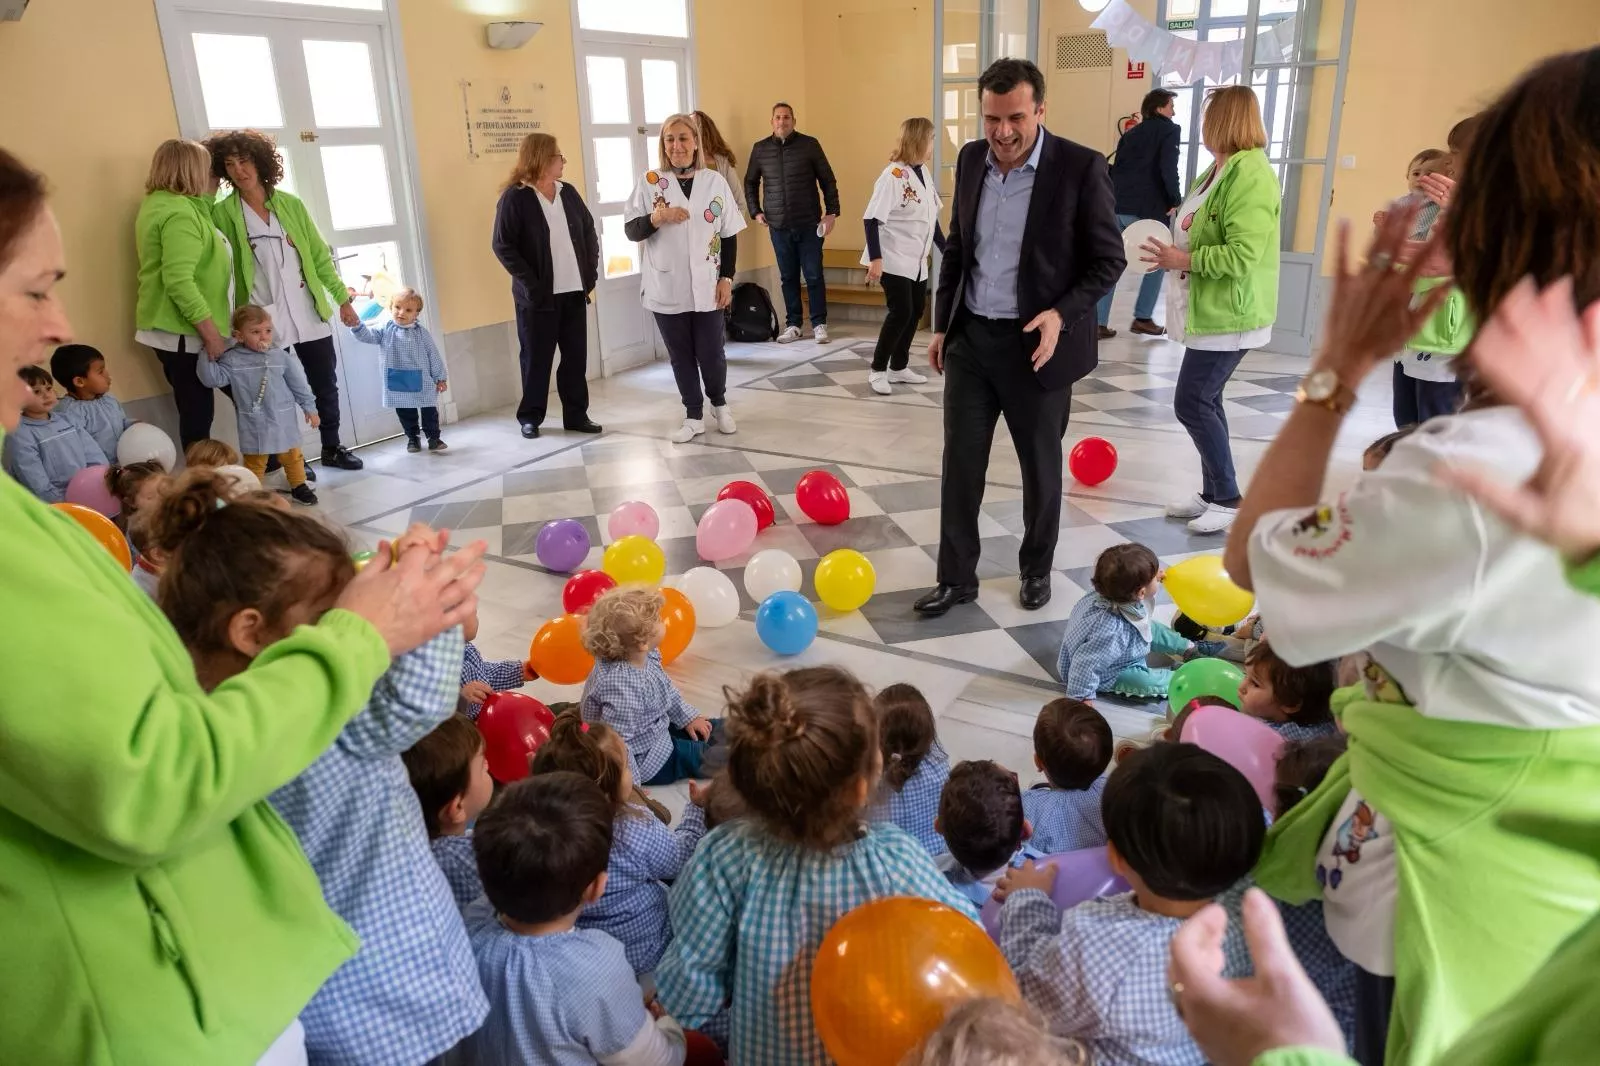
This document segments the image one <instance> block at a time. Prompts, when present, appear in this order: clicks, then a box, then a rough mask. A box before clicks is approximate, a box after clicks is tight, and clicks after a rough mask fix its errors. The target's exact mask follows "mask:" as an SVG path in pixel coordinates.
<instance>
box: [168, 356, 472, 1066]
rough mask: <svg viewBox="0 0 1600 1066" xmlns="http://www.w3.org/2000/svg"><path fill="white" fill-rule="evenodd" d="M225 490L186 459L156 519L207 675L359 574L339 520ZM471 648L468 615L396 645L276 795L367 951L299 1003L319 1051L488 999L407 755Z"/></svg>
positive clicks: (450, 693)
mask: <svg viewBox="0 0 1600 1066" xmlns="http://www.w3.org/2000/svg"><path fill="white" fill-rule="evenodd" d="M202 358H203V357H202ZM226 493H227V484H226V481H225V479H224V478H221V477H219V476H218V475H217V473H216V471H214V470H211V469H208V468H205V467H200V468H197V469H195V470H192V471H189V472H188V473H186V474H185V475H184V476H183V477H181V478H180V479H178V481H177V482H176V483H175V484H174V485H173V487H172V489H171V490H170V491H169V493H168V494H167V496H166V498H165V499H164V500H163V502H162V504H161V507H160V510H159V511H158V512H157V513H156V527H155V531H154V532H155V542H156V543H157V544H158V545H159V546H160V547H161V548H162V549H164V550H165V551H166V552H167V553H168V561H167V572H166V573H165V574H163V575H162V581H161V608H162V610H163V611H165V612H166V614H167V617H168V618H169V619H170V620H171V622H172V625H173V628H174V629H176V630H177V632H178V635H179V636H180V637H181V638H182V639H183V642H184V644H185V645H187V646H188V648H189V652H190V654H191V655H192V656H193V658H194V662H195V673H196V675H197V676H198V678H199V680H200V683H201V684H202V685H203V686H204V687H205V688H206V690H207V691H211V690H213V689H215V688H216V687H217V686H219V685H221V684H223V682H225V681H227V680H228V679H229V678H231V677H233V676H235V675H236V674H240V673H242V672H244V671H245V670H247V669H249V667H250V664H251V661H252V660H254V659H255V658H256V657H257V656H258V655H260V654H262V653H263V652H265V651H267V650H268V649H269V648H270V647H271V646H272V644H273V643H274V642H276V641H278V640H280V639H282V638H283V637H285V636H287V635H288V634H289V633H291V632H293V631H294V629H295V628H296V627H298V626H301V625H310V624H313V623H315V622H317V621H318V620H319V619H320V618H321V617H322V616H323V615H324V614H326V613H327V612H328V611H329V609H330V608H331V607H332V606H333V604H334V602H335V600H336V599H337V598H338V596H339V594H340V593H341V592H342V591H343V590H344V588H345V586H346V585H347V584H348V583H349V582H350V580H351V579H352V578H353V577H355V564H354V563H352V562H351V559H350V548H349V545H348V544H346V543H345V541H344V539H343V537H341V536H340V535H339V533H337V532H336V531H334V530H333V529H332V528H331V527H329V526H327V525H324V524H323V523H322V522H319V521H317V520H316V519H314V518H311V517H309V516H306V515H304V514H298V513H285V512H283V511H279V510H277V509H275V508H272V507H268V506H265V505H263V504H258V503H253V502H248V501H244V500H232V501H230V500H229V498H228V496H227V494H226ZM442 547H443V545H442V544H441V543H439V542H438V541H437V539H436V538H433V537H424V536H420V535H417V534H408V535H407V536H406V537H403V538H402V539H401V541H400V555H401V556H402V558H403V557H404V556H405V555H406V554H407V553H409V552H425V553H430V554H431V555H432V556H433V557H434V558H437V557H438V553H439V552H440V550H441V549H442ZM376 650H377V651H378V652H380V653H382V654H384V655H385V656H386V655H387V652H383V651H382V648H381V646H380V647H379V648H378V649H376ZM460 661H461V631H460V630H459V629H453V630H450V631H448V632H445V633H442V634H440V635H439V636H438V637H435V638H434V639H433V640H431V641H429V642H428V643H427V644H424V645H423V646H421V647H420V648H417V649H416V650H415V651H411V652H408V653H406V654H404V655H402V656H400V657H399V658H397V659H395V660H394V661H393V663H392V664H391V665H390V666H389V670H388V673H386V674H385V675H384V676H383V677H382V678H380V679H379V681H378V683H377V685H376V686H375V687H374V688H373V691H372V697H371V699H370V700H369V701H368V703H367V705H366V706H365V707H364V708H362V710H361V711H360V713H358V714H357V715H356V716H355V717H354V718H352V719H350V721H349V722H348V723H346V724H345V726H344V728H343V729H342V730H341V731H340V732H339V733H338V734H337V735H336V736H332V737H330V738H329V740H330V742H331V747H329V748H328V749H327V751H325V752H324V753H323V754H322V755H321V756H320V757H319V758H318V759H317V760H316V762H314V763H312V764H311V765H310V766H309V767H307V768H306V769H305V770H304V771H303V772H302V773H301V774H300V776H299V777H296V778H295V779H294V780H292V781H290V782H289V783H288V784H286V785H283V786H282V787H280V788H278V789H277V790H276V791H275V792H273V793H272V794H271V795H270V796H269V797H268V800H269V802H271V804H272V806H273V807H274V808H275V809H276V810H277V812H278V814H279V815H280V816H282V818H283V820H284V821H285V822H287V823H288V826H289V828H290V829H292V830H293V831H294V833H295V836H296V837H298V838H299V841H300V847H301V849H302V850H303V851H304V852H305V856H306V858H307V859H308V860H309V861H310V863H311V867H312V869H314V870H315V871H316V874H317V878H318V880H319V881H320V882H321V883H322V893H323V896H324V898H325V899H326V900H327V902H328V905H329V906H330V907H332V908H333V910H334V912H335V913H337V914H338V915H339V917H340V918H343V919H344V921H345V922H346V923H347V924H348V925H349V926H350V927H351V929H353V930H354V932H355V934H356V935H357V936H359V937H360V950H359V951H357V952H356V954H355V957H354V958H352V959H350V960H349V961H348V962H346V963H345V964H344V965H343V966H341V967H340V968H339V969H338V970H337V971H336V972H335V973H334V974H333V976H332V977H330V978H329V979H328V981H327V983H326V984H324V985H323V986H322V988H321V989H319V990H318V991H317V994H316V995H315V996H314V997H312V999H311V1002H310V1003H308V1004H307V1005H306V1007H305V1008H304V1010H302V1011H301V1013H300V1021H301V1024H302V1025H304V1027H305V1031H306V1047H307V1050H308V1051H309V1053H310V1057H311V1059H312V1061H318V1062H411V1063H422V1062H426V1061H428V1060H429V1059H432V1058H434V1057H436V1056H439V1055H442V1054H443V1053H444V1052H446V1051H448V1050H450V1049H451V1048H453V1047H454V1046H455V1045H456V1044H458V1043H460V1041H461V1039H462V1038H463V1037H465V1036H466V1035H467V1034H468V1033H470V1032H472V1031H473V1030H474V1029H476V1028H478V1026H479V1025H480V1024H481V1023H482V1021H483V1017H484V1014H485V1013H486V1012H487V1010H488V1004H487V1003H486V1001H485V1000H484V998H483V992H482V990H481V989H480V988H479V985H478V975H477V969H476V967H475V966H474V965H473V961H472V951H471V948H470V947H469V946H468V943H467V934H466V930H465V928H464V927H463V926H462V922H461V915H460V913H459V912H458V911H457V910H456V905H455V901H454V899H453V898H452V897H451V894H450V887H449V885H448V884H446V882H445V879H444V875H443V874H442V873H440V872H439V867H438V865H437V864H436V863H435V862H434V861H433V858H432V856H431V855H430V854H429V850H428V831H427V828H426V827H425V825H424V822H423V818H422V811H421V809H420V808H419V807H418V805H417V797H416V794H415V793H414V792H412V790H411V785H410V782H409V781H408V779H407V777H406V768H405V765H404V763H402V762H401V759H400V753H401V752H403V751H405V750H406V749H407V748H409V747H411V746H412V744H414V743H416V741H418V740H420V739H421V738H422V737H424V736H426V735H427V734H428V733H429V732H430V731H431V730H432V729H433V728H434V727H435V726H436V725H438V724H439V723H440V722H441V721H443V720H444V719H446V718H448V717H449V716H450V714H451V712H452V711H453V709H454V707H455V689H456V685H455V681H456V677H457V674H456V671H457V669H458V664H459V663H460Z"/></svg>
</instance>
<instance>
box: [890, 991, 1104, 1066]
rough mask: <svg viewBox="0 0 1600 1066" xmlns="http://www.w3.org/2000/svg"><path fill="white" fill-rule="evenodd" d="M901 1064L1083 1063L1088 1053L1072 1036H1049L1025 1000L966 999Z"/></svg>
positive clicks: (1038, 1065) (1071, 1065)
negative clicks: (1011, 1001) (1068, 1037)
mask: <svg viewBox="0 0 1600 1066" xmlns="http://www.w3.org/2000/svg"><path fill="white" fill-rule="evenodd" d="M903 1066H1089V1054H1088V1052H1086V1051H1085V1050H1084V1049H1083V1045H1082V1044H1080V1043H1078V1042H1077V1041H1076V1040H1064V1039H1062V1038H1061V1037H1057V1036H1051V1035H1050V1033H1049V1032H1048V1031H1047V1030H1046V1029H1045V1027H1044V1021H1043V1020H1042V1019H1041V1018H1040V1017H1039V1014H1038V1012H1037V1011H1035V1010H1033V1008H1031V1007H1029V1006H1028V1005H1027V1004H1026V1003H1008V1002H1007V1001H1006V1000H1003V999H971V1000H968V1001H967V1002H965V1003H963V1004H961V1006H959V1007H957V1008H956V1009H955V1010H953V1011H951V1012H950V1015H949V1017H947V1018H946V1019H945V1021H944V1024H943V1025H941V1026H940V1027H939V1028H938V1029H936V1030H935V1031H934V1032H933V1033H932V1034H930V1035H929V1036H928V1039H926V1040H924V1041H923V1042H922V1046H921V1047H920V1048H918V1049H917V1050H916V1051H914V1052H913V1053H912V1054H911V1056H910V1057H909V1058H907V1059H906V1060H905V1063H904V1064H903Z"/></svg>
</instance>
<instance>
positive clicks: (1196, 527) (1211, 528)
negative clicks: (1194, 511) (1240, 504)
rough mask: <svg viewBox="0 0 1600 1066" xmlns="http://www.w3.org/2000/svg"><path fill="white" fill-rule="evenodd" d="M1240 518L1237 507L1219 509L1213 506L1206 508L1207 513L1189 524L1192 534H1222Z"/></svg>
mask: <svg viewBox="0 0 1600 1066" xmlns="http://www.w3.org/2000/svg"><path fill="white" fill-rule="evenodd" d="M1238 517H1239V508H1237V507H1218V506H1217V505H1216V504H1214V503H1213V504H1211V505H1210V506H1209V507H1207V508H1206V513H1205V514H1203V515H1201V516H1200V517H1199V518H1196V519H1195V520H1194V521H1193V522H1190V523H1189V532H1190V533H1202V534H1204V533H1222V532H1225V531H1226V530H1227V528H1228V527H1229V526H1231V525H1233V520H1234V519H1235V518H1238Z"/></svg>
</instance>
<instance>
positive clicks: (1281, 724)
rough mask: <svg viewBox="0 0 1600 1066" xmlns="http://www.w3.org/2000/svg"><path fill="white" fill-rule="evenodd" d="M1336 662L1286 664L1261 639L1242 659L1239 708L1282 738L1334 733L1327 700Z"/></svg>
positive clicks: (1335, 731)
mask: <svg viewBox="0 0 1600 1066" xmlns="http://www.w3.org/2000/svg"><path fill="white" fill-rule="evenodd" d="M1337 669H1338V665H1337V664H1336V663H1331V662H1326V663H1312V664H1311V665H1310V666H1290V665H1289V664H1288V663H1286V662H1284V661H1283V660H1282V659H1280V658H1278V656H1277V653H1276V652H1274V651H1273V650H1272V645H1271V643H1270V642H1269V641H1265V640H1263V641H1261V642H1260V643H1259V644H1257V645H1256V646H1255V648H1254V649H1253V650H1252V651H1251V652H1250V655H1249V657H1248V658H1246V659H1245V661H1244V680H1243V681H1241V682H1239V709H1240V710H1241V711H1243V712H1244V713H1245V714H1248V715H1249V716H1250V717H1252V718H1259V719H1261V721H1263V722H1265V723H1267V724H1268V725H1269V726H1271V727H1272V728H1273V729H1274V730H1275V731H1276V732H1277V733H1278V735H1279V736H1281V737H1283V738H1284V739H1285V740H1314V739H1316V738H1317V737H1326V736H1337V735H1338V733H1339V726H1338V723H1336V722H1335V721H1334V720H1333V711H1332V709H1331V708H1330V706H1329V701H1330V700H1331V699H1332V697H1333V690H1334V688H1335V687H1336V672H1337Z"/></svg>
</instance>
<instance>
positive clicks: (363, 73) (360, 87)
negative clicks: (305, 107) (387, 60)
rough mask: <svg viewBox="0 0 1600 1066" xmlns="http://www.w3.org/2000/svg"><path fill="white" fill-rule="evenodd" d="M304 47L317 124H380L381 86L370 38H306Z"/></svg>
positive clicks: (353, 125) (369, 125) (312, 109)
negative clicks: (363, 39)
mask: <svg viewBox="0 0 1600 1066" xmlns="http://www.w3.org/2000/svg"><path fill="white" fill-rule="evenodd" d="M301 47H302V49H303V51H304V52H305V59H306V81H307V82H308V84H309V88H310V90H311V111H312V116H313V117H314V118H315V119H316V122H317V125H319V126H339V127H347V128H348V127H363V128H371V127H373V126H376V125H378V124H379V119H378V86H377V83H376V82H375V81H374V80H373V77H372V50H371V49H369V48H368V47H367V45H366V42H364V41H306V42H304V43H303V44H302V46H301Z"/></svg>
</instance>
